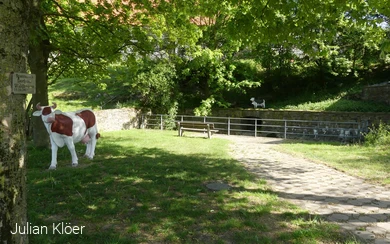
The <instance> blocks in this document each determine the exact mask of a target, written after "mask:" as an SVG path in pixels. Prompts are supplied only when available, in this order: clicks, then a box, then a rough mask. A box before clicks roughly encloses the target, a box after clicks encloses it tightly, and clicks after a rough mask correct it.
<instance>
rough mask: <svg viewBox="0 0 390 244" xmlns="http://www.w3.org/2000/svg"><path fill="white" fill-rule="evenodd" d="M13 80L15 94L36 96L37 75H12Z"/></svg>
mask: <svg viewBox="0 0 390 244" xmlns="http://www.w3.org/2000/svg"><path fill="white" fill-rule="evenodd" d="M11 80H12V92H13V94H35V92H36V87H37V86H36V80H35V74H25V73H12V74H11Z"/></svg>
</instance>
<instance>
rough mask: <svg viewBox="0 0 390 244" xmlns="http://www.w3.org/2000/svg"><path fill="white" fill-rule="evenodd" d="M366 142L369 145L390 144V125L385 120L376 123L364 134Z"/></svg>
mask: <svg viewBox="0 0 390 244" xmlns="http://www.w3.org/2000/svg"><path fill="white" fill-rule="evenodd" d="M364 144H365V145H368V146H379V147H388V146H390V125H387V124H385V123H383V122H380V123H379V126H378V127H376V126H375V125H374V126H373V127H372V128H371V129H370V131H369V132H368V133H367V134H365V135H364Z"/></svg>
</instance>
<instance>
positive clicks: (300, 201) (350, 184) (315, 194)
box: [216, 135, 390, 243]
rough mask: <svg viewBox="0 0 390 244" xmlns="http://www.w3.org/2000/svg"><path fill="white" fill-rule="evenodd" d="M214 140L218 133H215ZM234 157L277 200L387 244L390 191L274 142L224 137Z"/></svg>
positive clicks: (389, 235)
mask: <svg viewBox="0 0 390 244" xmlns="http://www.w3.org/2000/svg"><path fill="white" fill-rule="evenodd" d="M216 136H217V135H216ZM218 137H223V138H227V139H231V140H233V141H234V144H233V145H232V152H233V155H234V156H235V157H236V159H238V160H239V161H240V162H242V163H243V164H244V165H245V167H247V168H248V170H250V171H252V172H254V173H255V174H257V175H258V176H259V177H261V178H264V179H265V180H267V182H268V184H270V185H271V187H272V188H273V190H274V191H275V192H276V193H277V194H279V196H280V197H281V198H284V199H287V200H289V201H291V202H293V203H295V204H296V205H298V206H300V207H302V208H303V209H306V210H308V211H309V212H311V213H313V214H317V215H320V216H322V217H324V218H326V219H327V220H328V221H332V222H336V223H338V224H339V225H341V227H343V228H345V229H347V230H349V231H351V232H352V233H354V234H355V235H356V236H357V237H359V238H360V239H361V240H364V241H365V242H367V243H390V189H389V188H385V187H382V186H377V185H372V184H368V183H365V182H364V181H363V180H361V179H358V178H355V177H352V176H349V175H346V174H345V173H342V172H340V171H337V170H334V169H332V168H329V167H327V166H325V165H321V164H317V163H313V162H310V161H308V160H305V159H302V158H299V157H295V156H291V155H288V154H285V153H281V152H277V151H275V150H273V149H272V147H273V146H274V145H275V144H277V143H279V142H280V141H281V140H280V139H276V138H264V137H258V138H255V137H246V136H229V137H228V136H224V135H218Z"/></svg>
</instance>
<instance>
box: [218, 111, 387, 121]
mask: <svg viewBox="0 0 390 244" xmlns="http://www.w3.org/2000/svg"><path fill="white" fill-rule="evenodd" d="M212 116H217V117H235V118H260V119H287V120H314V121H338V122H359V123H368V124H369V125H370V124H372V123H375V124H378V123H379V122H380V121H383V122H385V123H390V113H385V112H383V113H361V112H315V111H292V110H274V109H218V110H213V113H212Z"/></svg>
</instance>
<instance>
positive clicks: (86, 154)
mask: <svg viewBox="0 0 390 244" xmlns="http://www.w3.org/2000/svg"><path fill="white" fill-rule="evenodd" d="M86 146H87V149H86V150H85V155H84V157H87V158H90V157H91V156H90V155H91V148H92V142H91V140H90V141H89V142H88V143H87V144H86Z"/></svg>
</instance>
